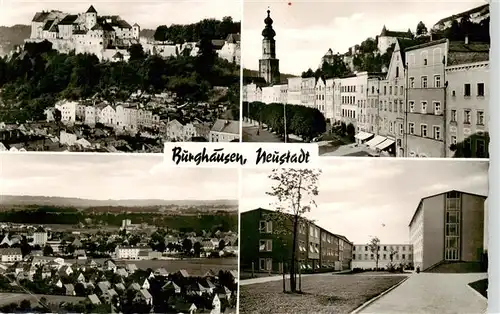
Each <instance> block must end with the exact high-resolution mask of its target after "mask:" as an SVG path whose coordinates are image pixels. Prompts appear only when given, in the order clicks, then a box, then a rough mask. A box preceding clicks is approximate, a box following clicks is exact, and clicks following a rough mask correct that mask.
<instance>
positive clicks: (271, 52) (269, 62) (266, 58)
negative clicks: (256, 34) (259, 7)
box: [259, 10, 280, 84]
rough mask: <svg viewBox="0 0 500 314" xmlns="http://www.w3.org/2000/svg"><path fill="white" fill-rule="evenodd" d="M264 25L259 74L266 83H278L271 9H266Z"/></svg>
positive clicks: (277, 60) (277, 63) (277, 62)
mask: <svg viewBox="0 0 500 314" xmlns="http://www.w3.org/2000/svg"><path fill="white" fill-rule="evenodd" d="M264 23H265V24H266V26H265V27H264V30H263V31H262V37H263V39H262V59H260V60H259V76H260V77H261V78H263V79H265V80H266V82H267V83H268V84H279V83H280V70H279V59H277V58H276V40H275V39H274V37H275V36H276V32H275V31H274V29H273V19H272V18H271V11H270V10H267V17H266V18H265V19H264Z"/></svg>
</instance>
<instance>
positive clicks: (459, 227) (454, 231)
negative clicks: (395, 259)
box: [409, 191, 486, 271]
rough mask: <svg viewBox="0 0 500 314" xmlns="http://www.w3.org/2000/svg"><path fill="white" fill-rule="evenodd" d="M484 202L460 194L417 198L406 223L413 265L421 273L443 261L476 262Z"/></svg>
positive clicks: (483, 199)
mask: <svg viewBox="0 0 500 314" xmlns="http://www.w3.org/2000/svg"><path fill="white" fill-rule="evenodd" d="M485 200H486V196H482V195H476V194H470V193H466V192H460V191H449V192H445V193H440V194H436V195H431V196H428V197H425V198H423V199H421V200H420V202H419V204H418V206H417V209H416V211H415V213H414V215H413V217H412V218H411V221H410V224H409V231H410V243H411V244H412V245H413V263H414V266H415V267H418V268H420V270H422V271H425V270H426V269H428V268H430V267H433V266H436V265H439V264H440V263H443V262H474V263H478V262H480V261H481V259H482V253H483V245H484V243H483V240H484V206H485Z"/></svg>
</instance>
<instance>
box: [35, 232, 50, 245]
mask: <svg viewBox="0 0 500 314" xmlns="http://www.w3.org/2000/svg"><path fill="white" fill-rule="evenodd" d="M47 240H48V235H47V232H46V231H36V232H34V233H33V245H40V246H44V245H45V244H46V243H47Z"/></svg>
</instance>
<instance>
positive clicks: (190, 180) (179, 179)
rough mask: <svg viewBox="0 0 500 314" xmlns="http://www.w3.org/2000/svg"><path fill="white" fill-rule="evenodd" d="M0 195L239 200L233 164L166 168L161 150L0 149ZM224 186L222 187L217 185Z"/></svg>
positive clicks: (236, 173)
mask: <svg viewBox="0 0 500 314" xmlns="http://www.w3.org/2000/svg"><path fill="white" fill-rule="evenodd" d="M0 164H1V166H2V169H1V170H2V171H1V173H0V194H3V195H43V196H60V197H79V198H90V199H130V198H134V199H192V200H195V199H237V197H238V192H239V190H238V184H237V183H238V171H237V169H210V168H169V167H166V166H164V164H163V155H161V154H160V155H154V154H147V155H146V154H144V155H119V156H116V155H109V154H83V155H81V154H80V155H74V154H40V153H34V154H12V153H8V154H1V155H0ZM221 186H224V187H225V188H224V189H221V188H220V187H221Z"/></svg>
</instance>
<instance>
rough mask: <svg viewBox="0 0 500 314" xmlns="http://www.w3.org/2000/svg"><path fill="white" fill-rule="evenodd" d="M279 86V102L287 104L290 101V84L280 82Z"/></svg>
mask: <svg viewBox="0 0 500 314" xmlns="http://www.w3.org/2000/svg"><path fill="white" fill-rule="evenodd" d="M278 86H279V89H280V98H279V103H280V104H286V103H287V102H288V85H287V84H280V85H278Z"/></svg>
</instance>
